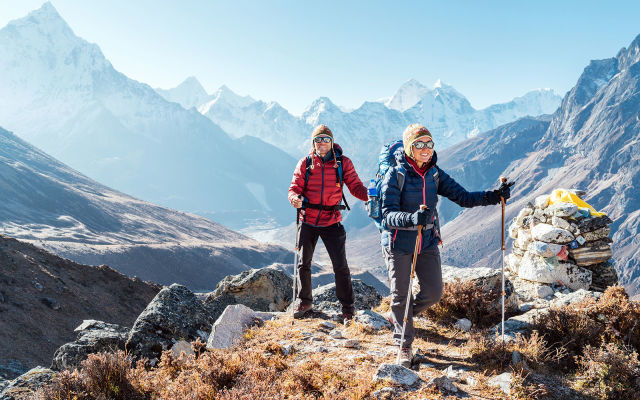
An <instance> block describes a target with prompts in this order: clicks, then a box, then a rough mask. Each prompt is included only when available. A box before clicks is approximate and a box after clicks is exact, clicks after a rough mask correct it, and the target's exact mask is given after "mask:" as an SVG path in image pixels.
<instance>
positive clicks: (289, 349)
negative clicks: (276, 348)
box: [282, 344, 296, 356]
mask: <svg viewBox="0 0 640 400" xmlns="http://www.w3.org/2000/svg"><path fill="white" fill-rule="evenodd" d="M295 351H296V349H295V347H293V345H292V344H285V345H283V346H282V355H283V356H288V355H289V354H293V353H294V352H295Z"/></svg>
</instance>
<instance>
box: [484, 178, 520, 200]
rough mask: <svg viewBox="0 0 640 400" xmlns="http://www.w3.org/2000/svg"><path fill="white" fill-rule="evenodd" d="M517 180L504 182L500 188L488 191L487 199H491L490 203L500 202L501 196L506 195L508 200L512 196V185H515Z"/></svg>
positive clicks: (505, 197)
mask: <svg viewBox="0 0 640 400" xmlns="http://www.w3.org/2000/svg"><path fill="white" fill-rule="evenodd" d="M514 183H515V182H514V181H511V182H503V183H502V185H500V187H499V188H497V189H496V190H491V191H489V192H487V199H488V200H489V204H498V203H500V197H504V199H505V200H507V199H508V198H509V197H511V186H513V184H514Z"/></svg>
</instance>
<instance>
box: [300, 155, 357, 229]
mask: <svg viewBox="0 0 640 400" xmlns="http://www.w3.org/2000/svg"><path fill="white" fill-rule="evenodd" d="M333 149H334V151H335V153H336V156H337V157H339V156H340V155H341V154H342V149H341V148H340V146H338V145H337V144H334V145H333ZM310 155H311V156H312V157H313V158H312V160H313V163H312V164H311V173H310V174H309V181H308V182H307V190H306V191H304V179H305V175H306V168H307V157H304V158H302V159H301V160H300V161H298V165H296V169H295V171H293V179H291V185H290V186H289V201H290V202H292V201H293V200H295V199H296V198H297V197H298V195H302V196H304V198H305V199H306V200H307V201H308V202H309V203H311V204H321V205H323V206H336V205H338V204H340V202H341V201H342V188H340V186H339V185H338V184H337V178H336V177H337V174H338V168H336V167H335V166H336V162H335V160H334V158H333V157H332V158H331V160H329V161H324V162H323V161H322V159H320V157H318V155H317V154H315V151H313V152H311V153H310ZM342 180H343V183H344V184H345V185H346V186H347V188H348V189H349V192H351V194H352V195H354V196H355V197H357V198H358V199H360V200H362V201H367V188H366V187H365V186H364V185H363V184H362V182H361V181H360V178H359V177H358V174H357V173H356V169H355V168H354V167H353V162H351V160H350V159H349V158H347V157H345V156H342ZM303 191H304V193H303ZM300 214H301V215H300V219H301V221H303V222H306V223H307V224H309V225H313V226H329V225H333V224H335V223H336V222H340V221H342V214H341V213H340V211H339V210H330V211H328V210H319V209H313V208H305V209H304V211H303V212H302V213H300Z"/></svg>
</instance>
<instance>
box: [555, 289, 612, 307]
mask: <svg viewBox="0 0 640 400" xmlns="http://www.w3.org/2000/svg"><path fill="white" fill-rule="evenodd" d="M555 294H556V296H557V298H556V299H554V300H553V301H552V302H551V305H552V306H553V307H562V306H568V305H571V304H575V303H578V302H581V301H583V300H584V299H586V298H589V297H591V298H594V299H598V298H600V296H601V295H602V293H600V292H594V291H590V290H584V289H579V290H576V291H575V292H570V293H567V294H562V293H560V292H556V293H555Z"/></svg>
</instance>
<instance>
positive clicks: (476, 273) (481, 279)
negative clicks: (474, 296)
mask: <svg viewBox="0 0 640 400" xmlns="http://www.w3.org/2000/svg"><path fill="white" fill-rule="evenodd" d="M442 280H443V281H444V282H446V283H454V282H457V281H460V282H468V281H472V282H473V284H474V285H475V286H477V287H479V288H481V289H482V290H483V291H484V292H487V293H489V292H493V293H501V292H502V272H501V271H500V270H499V269H493V268H487V267H478V268H458V267H453V266H450V265H442ZM416 281H417V279H416ZM414 289H415V288H414ZM504 291H505V302H504V304H505V309H506V310H507V311H508V310H514V309H515V308H516V307H517V298H516V296H515V291H514V290H513V284H512V283H511V281H509V280H508V279H506V278H505V282H504ZM495 307H496V308H495V310H493V311H500V310H501V309H502V305H501V303H500V302H498V303H496V304H495Z"/></svg>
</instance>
